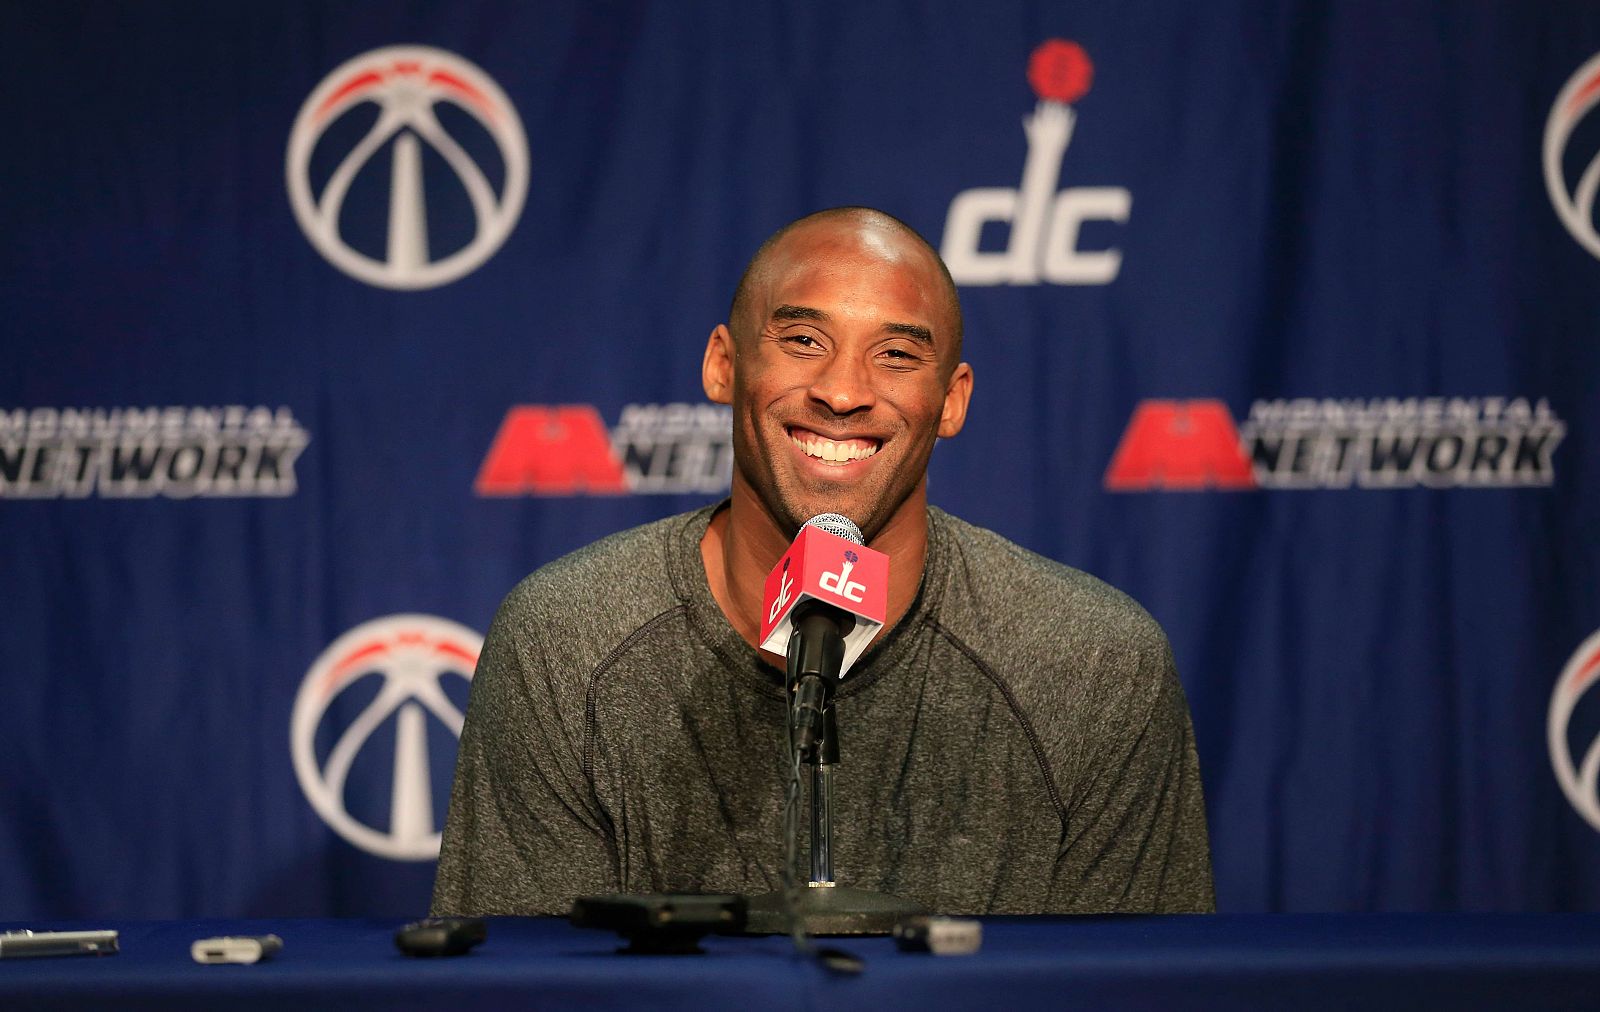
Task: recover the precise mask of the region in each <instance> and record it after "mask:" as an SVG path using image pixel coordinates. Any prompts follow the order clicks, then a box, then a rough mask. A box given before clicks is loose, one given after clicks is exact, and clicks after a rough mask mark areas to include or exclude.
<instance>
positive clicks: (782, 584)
mask: <svg viewBox="0 0 1600 1012" xmlns="http://www.w3.org/2000/svg"><path fill="white" fill-rule="evenodd" d="M793 589H794V577H792V576H790V575H789V557H788V556H784V559H783V576H781V577H780V578H779V582H778V596H777V598H776V599H775V600H774V601H773V602H772V609H771V610H770V611H768V612H767V621H768V622H775V621H777V619H778V612H780V611H782V610H783V606H784V605H786V604H788V603H789V592H790V591H791V590H793Z"/></svg>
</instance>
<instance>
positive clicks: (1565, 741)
mask: <svg viewBox="0 0 1600 1012" xmlns="http://www.w3.org/2000/svg"><path fill="white" fill-rule="evenodd" d="M1596 681H1600V632H1596V633H1594V634H1593V635H1591V636H1590V637H1589V638H1588V639H1586V640H1584V641H1583V645H1582V646H1580V647H1578V649H1577V651H1576V652H1575V653H1573V655H1572V658H1571V659H1570V660H1568V661H1567V666H1566V667H1565V668H1563V669H1562V671H1561V677H1560V678H1559V679H1557V680H1556V687H1555V691H1554V692H1552V693H1551V694H1550V718H1549V725H1548V734H1549V745H1550V765H1551V766H1552V767H1554V768H1555V773H1556V780H1557V781H1559V782H1560V784H1561V793H1563V794H1565V795H1566V796H1567V800H1568V801H1570V802H1571V803H1572V807H1573V808H1576V809H1577V810H1578V814H1579V815H1581V816H1583V817H1584V819H1585V820H1587V821H1588V823H1589V825H1591V826H1593V827H1594V828H1595V829H1597V830H1600V783H1597V781H1600V734H1596V733H1595V728H1594V724H1593V720H1592V717H1593V713H1592V710H1591V709H1590V708H1591V707H1593V705H1594V704H1593V702H1589V703H1588V705H1586V706H1585V711H1586V713H1588V715H1589V716H1590V718H1591V719H1590V721H1589V722H1588V725H1587V728H1586V729H1585V730H1582V731H1580V733H1579V734H1578V736H1577V737H1578V741H1577V742H1576V743H1574V741H1573V727H1572V716H1573V712H1574V711H1575V710H1577V709H1578V707H1579V705H1580V704H1582V703H1584V702H1585V697H1586V696H1588V695H1589V692H1590V690H1591V689H1593V688H1594V687H1595V683H1596ZM1585 738H1587V739H1588V740H1584V739H1585ZM1575 744H1576V746H1577V747H1576V748H1574V745H1575ZM1579 752H1581V758H1580V757H1579V755H1578V753H1579Z"/></svg>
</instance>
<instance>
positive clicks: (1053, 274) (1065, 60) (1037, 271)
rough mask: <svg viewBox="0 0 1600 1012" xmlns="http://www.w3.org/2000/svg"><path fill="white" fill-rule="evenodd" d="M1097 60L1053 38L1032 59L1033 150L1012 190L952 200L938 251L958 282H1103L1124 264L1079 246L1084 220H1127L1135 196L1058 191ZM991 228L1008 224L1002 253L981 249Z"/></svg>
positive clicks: (985, 190)
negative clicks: (1034, 97)
mask: <svg viewBox="0 0 1600 1012" xmlns="http://www.w3.org/2000/svg"><path fill="white" fill-rule="evenodd" d="M1093 79H1094V64H1093V63H1091V62H1090V60H1089V55H1088V54H1087V53H1085V52H1084V50H1083V47H1082V46H1080V45H1078V44H1077V43H1076V42H1069V41H1067V40H1066V39H1050V40H1048V41H1046V42H1044V43H1043V44H1041V45H1040V46H1039V47H1038V48H1037V49H1035V50H1034V51H1033V55H1032V56H1031V57H1030V58H1029V60H1028V83H1029V84H1030V85H1031V86H1032V87H1033V92H1034V94H1035V95H1037V96H1038V97H1039V102H1038V104H1037V105H1036V106H1034V109H1033V112H1032V113H1031V114H1030V115H1028V116H1025V117H1023V120H1022V128H1023V132H1024V133H1025V134H1026V135H1027V139H1028V155H1027V159H1026V160H1025V161H1024V162H1023V165H1022V179H1021V181H1020V182H1019V183H1018V184H1017V186H1016V187H1015V188H1013V187H1006V186H985V187H979V188H977V189H972V190H963V191H962V192H961V193H958V194H956V198H955V199H954V200H952V201H951V202H950V211H949V214H948V216H947V217H946V219H945V225H944V239H943V242H942V243H941V245H940V247H939V255H940V256H942V257H943V258H944V262H945V264H946V266H948V267H949V268H950V276H951V277H952V278H954V279H955V282H956V284H958V285H999V284H1012V285H1037V284H1039V283H1041V282H1047V283H1049V284H1053V285H1105V284H1110V283H1111V282H1112V281H1114V280H1116V277H1117V273H1118V272H1119V271H1120V270H1121V269H1122V252H1121V251H1120V250H1117V249H1114V248H1113V249H1080V248H1079V245H1080V242H1079V240H1080V234H1081V232H1082V230H1083V226H1084V224H1085V223H1086V222H1092V221H1104V222H1113V223H1115V224H1119V225H1120V224H1123V223H1125V222H1127V220H1128V212H1129V210H1130V209H1131V208H1132V206H1133V196H1132V195H1131V194H1130V193H1129V192H1128V191H1127V190H1126V189H1124V188H1122V187H1120V186H1073V187H1068V188H1067V189H1064V190H1061V191H1059V192H1057V190H1056V186H1057V184H1058V183H1059V182H1060V179H1061V161H1062V158H1063V157H1064V156H1065V155H1066V152H1067V145H1068V144H1069V143H1070V142H1071V140H1072V134H1073V128H1074V127H1075V126H1076V125H1077V121H1078V114H1077V111H1076V110H1075V109H1074V108H1073V106H1072V103H1073V102H1076V101H1077V100H1078V99H1080V98H1082V97H1083V96H1084V95H1085V94H1087V93H1088V91H1089V85H1090V84H1091V82H1092V81H1093ZM987 225H1004V226H1008V227H1009V229H1010V232H1009V237H1008V238H1007V240H1006V248H1005V249H1003V250H999V249H997V250H984V249H983V248H982V246H983V232H984V227H985V226H987Z"/></svg>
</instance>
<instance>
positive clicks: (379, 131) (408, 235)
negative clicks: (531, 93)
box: [285, 46, 528, 289]
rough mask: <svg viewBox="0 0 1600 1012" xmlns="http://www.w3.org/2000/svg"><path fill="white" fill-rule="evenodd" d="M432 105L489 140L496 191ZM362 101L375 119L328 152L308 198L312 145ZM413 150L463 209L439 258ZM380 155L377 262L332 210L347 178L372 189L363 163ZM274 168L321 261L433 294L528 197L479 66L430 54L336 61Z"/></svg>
mask: <svg viewBox="0 0 1600 1012" xmlns="http://www.w3.org/2000/svg"><path fill="white" fill-rule="evenodd" d="M442 103H448V104H449V105H451V106H454V107H455V108H457V109H459V110H462V111H464V112H465V113H466V114H467V115H468V116H470V117H471V118H472V119H473V120H475V121H476V122H477V124H478V126H480V127H481V128H482V129H483V130H484V131H486V132H487V134H488V136H489V137H491V138H493V141H494V145H495V147H496V148H497V149H498V151H499V156H500V162H501V165H500V168H501V169H502V170H503V176H504V178H503V179H502V180H501V184H500V186H499V187H498V188H496V187H495V186H494V184H493V183H492V182H491V181H490V176H489V174H488V173H486V172H485V171H484V167H483V166H482V165H480V164H479V162H478V161H477V160H476V159H475V158H474V155H473V154H471V153H469V150H468V147H467V146H464V145H463V144H462V143H461V139H460V138H458V137H456V136H454V135H452V133H451V131H450V130H448V129H446V127H445V125H444V124H443V123H442V122H441V121H440V118H439V115H438V112H437V108H436V107H438V106H439V105H440V104H442ZM368 104H371V105H373V106H375V107H376V113H377V117H376V119H375V120H374V122H373V123H372V125H371V127H370V128H368V130H367V131H366V133H365V134H364V135H363V136H361V137H360V138H359V139H357V140H354V143H353V144H352V145H351V146H350V147H349V149H348V150H347V151H345V152H344V153H343V154H342V155H339V154H338V152H335V153H334V154H335V155H338V157H337V164H336V165H335V167H334V168H333V171H332V174H331V175H329V176H328V177H327V180H326V182H325V183H323V184H322V186H321V188H320V192H316V191H314V183H313V179H312V169H313V164H312V163H313V158H314V156H315V155H316V154H317V152H318V145H319V142H321V141H322V140H323V139H324V136H325V135H326V134H327V133H328V132H329V131H330V129H331V128H333V127H334V125H335V124H337V123H339V122H340V121H341V120H342V119H344V118H345V115H346V114H347V113H352V112H353V111H354V110H356V109H357V107H360V106H365V105H368ZM424 144H426V145H427V146H428V147H429V148H430V149H431V150H432V151H433V152H434V153H435V154H437V155H438V156H439V158H438V160H437V161H436V162H434V163H433V164H434V165H435V166H436V171H440V172H442V173H446V174H449V175H453V176H454V177H455V180H456V182H458V183H459V184H460V186H461V188H462V189H463V190H464V191H465V194H466V198H467V202H468V204H470V206H471V215H472V219H473V220H472V223H471V226H472V227H471V230H470V233H471V238H470V239H469V240H468V241H467V242H466V244H465V245H462V246H460V247H459V248H456V249H453V250H452V251H448V252H441V251H439V250H436V249H435V248H434V246H433V245H432V244H430V242H429V235H428V225H429V215H428V206H427V200H426V192H427V188H426V187H425V186H424V171H423V170H424V151H423V145H424ZM385 154H386V155H387V157H388V160H389V165H388V172H387V177H388V188H389V189H388V195H387V196H388V199H387V201H386V202H385V203H384V204H383V206H386V207H387V208H388V225H387V230H386V234H387V248H386V249H385V250H384V252H383V255H382V256H381V257H379V256H377V255H374V254H376V252H377V251H376V249H371V248H369V249H368V250H367V251H365V252H363V251H362V250H361V249H358V248H357V247H356V245H355V244H354V243H353V242H352V241H351V239H350V237H349V236H347V235H346V232H345V229H346V227H347V225H348V220H347V218H348V216H344V215H343V212H344V211H345V205H346V200H347V198H348V197H350V195H351V192H352V190H353V189H354V188H355V187H356V186H357V185H358V181H359V182H366V183H369V184H371V185H373V186H376V185H378V184H379V181H380V180H381V179H382V178H383V177H384V175H385V173H384V172H382V171H379V170H381V169H382V166H381V165H378V164H374V163H375V162H377V161H378V160H379V159H380V158H382V157H384V156H385ZM285 171H286V173H287V176H288V183H289V202H290V204H291V205H292V206H293V207H294V216H295V220H296V221H298V222H299V223H300V228H301V229H302V230H303V231H304V232H305V234H306V238H308V239H310V240H311V244H312V245H313V246H315V247H316V248H317V251H318V252H319V253H321V254H322V255H323V256H324V257H326V258H327V259H328V262H329V263H332V264H333V265H334V266H335V267H337V268H339V269H340V270H342V271H344V272H345V273H346V274H348V275H350V276H351V277H353V278H357V279H359V280H361V281H365V282H367V283H368V284H371V285H377V286H379V287H382V288H396V289H418V288H433V287H436V286H438V285H443V284H447V283H449V282H451V281H454V280H456V279H457V278H460V277H462V276H464V275H466V274H469V273H471V272H472V271H474V270H476V269H477V268H478V267H480V266H482V265H483V263H484V261H486V260H488V259H489V257H491V256H493V255H494V253H495V251H496V250H498V249H499V248H500V246H501V244H502V243H504V242H505V240H506V237H507V236H509V235H510V234H511V230H512V229H513V228H515V227H516V224H517V218H518V217H519V216H520V215H521V214H522V204H523V200H524V199H525V198H526V197H527V193H528V141H527V138H526V137H525V136H524V135H523V132H522V121H521V120H520V119H518V118H517V111H516V109H515V108H514V107H513V106H512V105H511V100H510V99H508V98H507V97H506V95H505V92H503V91H501V90H500V87H499V85H497V84H495V83H494V81H493V80H491V79H490V78H489V76H488V75H487V74H485V73H484V72H483V71H482V70H479V69H478V68H477V67H475V66H474V65H472V64H471V63H468V62H467V61H466V60H463V59H462V58H461V57H459V56H456V55H455V54H453V53H447V52H445V51H444V50H442V49H434V48H432V47H429V46H387V47H385V48H382V49H374V50H372V51H371V52H369V53H363V54H362V55H360V56H357V57H356V58H355V59H353V60H349V61H347V62H345V63H343V64H341V65H340V66H339V68H338V69H336V70H335V71H334V72H333V73H331V74H329V75H328V76H327V77H325V78H324V79H323V80H322V83H321V84H319V85H317V87H316V88H315V89H314V90H313V91H312V92H311V97H310V98H307V99H306V102H305V105H303V106H301V107H300V114H299V116H297V117H296V118H295V121H294V127H293V129H291V130H290V132H289V152H288V156H287V159H286V166H285Z"/></svg>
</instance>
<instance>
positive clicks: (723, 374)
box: [700, 323, 733, 404]
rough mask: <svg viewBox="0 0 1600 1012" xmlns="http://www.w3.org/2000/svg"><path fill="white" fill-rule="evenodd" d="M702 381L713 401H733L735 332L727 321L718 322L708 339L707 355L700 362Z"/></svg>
mask: <svg viewBox="0 0 1600 1012" xmlns="http://www.w3.org/2000/svg"><path fill="white" fill-rule="evenodd" d="M700 383H701V384H702V385H703V386H704V387H705V388H706V396H707V397H709V398H711V401H712V403H714V404H732V403H733V334H732V333H730V332H729V331H728V325H727V324H726V323H719V324H717V326H716V328H715V329H714V330H712V331H711V337H710V338H709V339H707V341H706V357H705V360H704V361H703V362H701V363H700Z"/></svg>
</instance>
